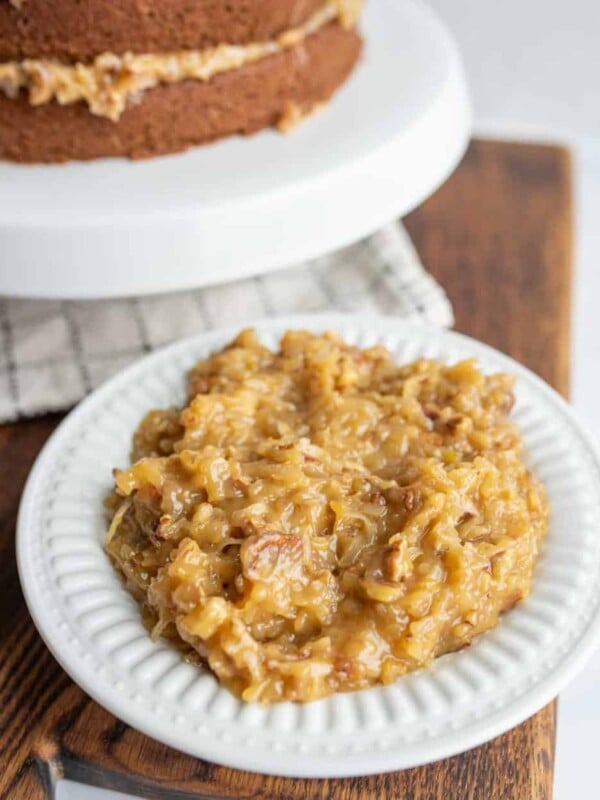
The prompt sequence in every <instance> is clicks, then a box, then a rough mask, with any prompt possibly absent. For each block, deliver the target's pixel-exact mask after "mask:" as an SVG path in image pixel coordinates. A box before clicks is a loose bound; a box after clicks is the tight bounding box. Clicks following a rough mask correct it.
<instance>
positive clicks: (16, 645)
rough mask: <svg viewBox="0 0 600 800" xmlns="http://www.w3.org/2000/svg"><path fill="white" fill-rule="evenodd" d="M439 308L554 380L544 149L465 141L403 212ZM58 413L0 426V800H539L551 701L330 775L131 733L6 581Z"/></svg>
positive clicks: (553, 205)
mask: <svg viewBox="0 0 600 800" xmlns="http://www.w3.org/2000/svg"><path fill="white" fill-rule="evenodd" d="M406 224H407V227H408V230H409V232H410V233H411V235H412V237H413V240H414V242H415V244H416V246H417V249H418V251H419V253H420V255H421V257H422V258H423V261H424V262H425V264H426V265H427V266H428V268H429V269H430V270H431V271H432V272H433V273H434V275H435V276H436V277H437V278H438V279H439V280H440V281H441V283H442V284H443V285H444V286H445V287H446V289H447V290H448V293H449V294H450V297H451V299H452V301H453V304H454V308H455V313H456V322H457V328H458V329H459V330H461V331H464V332H467V333H469V334H472V335H473V336H476V337H478V338H480V339H482V340H483V341H486V342H488V343H490V344H492V345H494V346H495V347H498V348H499V349H501V350H503V351H505V352H507V353H509V354H510V355H512V356H513V357H515V358H517V359H518V360H519V361H521V362H523V363H524V364H527V365H528V366H529V367H531V368H532V369H534V370H535V371H536V372H538V373H539V374H540V375H542V376H543V377H544V378H545V379H546V380H548V381H549V382H550V383H552V384H553V385H554V386H555V387H557V388H558V389H559V390H560V391H562V392H563V393H566V392H567V389H568V372H569V313H570V309H569V297H570V283H571V280H570V263H571V173H570V161H569V157H568V154H567V152H566V151H564V150H563V149H561V148H557V147H548V146H535V145H520V144H507V143H498V142H475V143H473V145H472V146H471V148H470V149H469V152H468V153H467V155H466V157H465V159H464V161H463V163H462V164H461V166H460V167H459V169H458V170H457V172H456V173H455V174H454V175H453V177H452V178H451V179H450V180H449V181H448V183H447V184H446V185H445V186H444V187H443V188H442V189H441V190H439V191H438V192H437V193H436V194H435V196H434V197H432V198H431V199H430V200H428V201H427V202H426V203H425V204H424V205H423V206H422V207H420V208H419V209H418V210H417V211H415V212H413V213H412V214H411V215H410V216H409V218H408V219H407V220H406ZM58 420H59V417H58V416H54V417H46V418H43V419H40V420H34V421H31V422H21V423H18V424H15V425H10V426H5V427H3V428H0V466H1V469H2V480H1V481H0V604H1V606H0V607H1V609H2V614H0V798H5V799H6V800H45V799H46V798H51V797H52V795H53V791H54V786H55V782H56V781H57V780H58V779H59V778H60V777H62V776H67V777H70V778H73V779H75V780H82V781H85V782H88V783H93V784H96V785H102V786H106V787H110V788H114V789H120V790H122V791H130V792H131V793H137V794H139V795H140V796H142V797H147V798H170V799H172V800H177V798H189V797H196V798H207V799H208V798H211V799H212V798H244V800H248V799H249V798H254V799H255V800H317V799H318V800H367V799H369V800H376V799H377V800H380V799H381V800H396V798H397V799H398V800H400V798H402V800H550V798H551V796H552V778H553V759H554V737H555V721H556V718H555V704H551V705H550V706H548V707H547V708H545V709H543V710H542V711H541V712H539V713H538V714H537V715H536V716H535V717H533V718H532V719H530V720H528V721H527V722H525V723H524V724H522V725H520V726H518V727H517V728H515V729H514V730H512V731H510V732H508V733H507V734H505V735H503V736H500V737H499V738H497V739H495V740H493V741H492V742H489V743H488V744H486V745H484V746H482V747H479V748H476V749H475V750H471V751H469V752H467V753H465V754H463V755H460V756H456V757H455V758H451V759H448V760H446V761H441V762H438V763H437V764H433V765H430V766H427V767H422V768H419V769H413V770H407V771H404V772H397V773H392V774H389V775H379V776H374V777H370V778H360V779H352V780H333V781H310V780H308V781H307V780H286V779H278V778H267V777H264V776H259V775H252V774H249V773H243V772H236V771H234V770H228V769H224V768H221V767H217V766H214V765H211V764H208V763H205V762H202V761H199V760H197V759H193V758H190V757H188V756H184V755H181V754H179V753H177V752H175V751H173V750H170V749H169V748H167V747H165V746H163V745H161V744H158V743H157V742H155V741H153V740H151V739H148V738H147V737H145V736H143V735H141V734H139V733H137V732H135V731H134V730H132V729H131V728H129V727H128V726H127V725H125V724H124V723H122V722H120V721H119V720H117V719H115V718H114V717H113V716H112V715H110V714H108V713H107V712H105V711H104V710H103V709H101V708H100V707H99V706H98V705H96V703H94V702H93V701H92V700H90V699H89V698H88V697H87V696H86V695H85V694H84V693H83V692H82V691H81V690H80V689H79V688H77V687H76V686H75V685H74V684H73V683H72V681H71V680H70V679H69V678H68V677H67V675H66V674H65V673H64V672H63V671H62V670H61V669H60V667H59V666H58V665H57V663H56V662H55V661H54V659H53V658H52V656H51V655H50V653H49V652H48V650H47V649H46V647H45V646H44V644H43V643H42V641H41V639H40V637H39V635H38V634H37V632H36V630H35V628H34V626H33V623H32V622H31V619H30V617H29V615H28V613H27V610H26V608H25V604H24V601H23V597H22V594H21V590H20V588H19V583H18V578H17V571H16V563H15V548H14V534H15V521H16V514H17V508H18V503H19V497H20V494H21V491H22V488H23V484H24V482H25V479H26V477H27V473H28V471H29V469H30V467H31V465H32V463H33V461H34V459H35V457H36V455H37V453H38V452H39V450H40V448H41V446H42V444H43V443H44V441H45V440H46V438H47V437H48V436H49V434H50V433H51V431H52V430H53V428H54V427H55V426H56V424H57V422H58Z"/></svg>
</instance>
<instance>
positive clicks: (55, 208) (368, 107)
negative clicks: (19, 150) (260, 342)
mask: <svg viewBox="0 0 600 800" xmlns="http://www.w3.org/2000/svg"><path fill="white" fill-rule="evenodd" d="M363 31H364V34H365V39H366V50H365V55H364V58H363V61H362V63H361V65H360V66H359V68H358V69H357V71H356V73H355V74H354V76H353V77H352V79H351V81H350V82H349V83H348V84H347V86H346V87H344V88H343V89H342V90H341V92H340V93H339V94H338V95H337V96H336V97H335V99H334V100H333V102H332V103H331V104H330V106H329V107H328V108H327V109H325V110H324V111H323V112H321V113H320V114H318V115H315V116H314V117H312V118H311V119H309V120H308V121H306V122H305V123H304V124H303V125H302V126H301V127H300V128H298V129H297V130H296V131H294V132H293V133H291V134H290V135H287V136H283V135H281V134H279V133H276V132H273V131H266V132H263V133H260V134H258V135H256V136H254V137H253V138H250V139H246V138H242V137H236V138H232V139H228V140H226V141H223V142H220V143H217V144H215V145H211V146H209V147H204V148H198V149H196V150H193V151H190V152H188V153H185V154H183V155H177V156H169V157H165V158H159V159H155V160H152V161H146V162H138V163H131V162H129V161H127V160H125V159H123V160H121V159H103V160H101V161H96V162H92V163H89V164H84V163H72V164H68V165H63V166H33V167H32V166H18V165H13V164H6V163H4V164H1V165H0V253H1V258H0V294H7V295H14V296H21V297H62V298H72V297H79V298H83V297H86V298H93V297H108V296H123V295H132V294H149V293H153V292H162V291H169V290H175V289H184V288H190V287H197V286H202V285H206V284H211V283H218V282H221V281H227V280H232V279H235V278H239V277H242V276H248V275H252V274H256V273H259V272H263V271H267V270H273V269H276V268H279V267H284V266H287V265H289V264H291V263H293V262H297V261H300V260H302V259H305V258H310V257H313V256H317V255H320V254H322V253H325V252H327V251H330V250H333V249H335V248H337V247H340V246H342V245H345V244H349V243H350V242H353V241H356V240H357V239H359V238H361V237H362V236H365V235H366V234H368V233H370V232H371V231H373V230H375V229H376V228H377V227H379V226H380V225H382V224H384V223H385V222H387V221H389V220H390V219H392V218H393V217H398V216H401V215H403V214H405V213H407V212H408V211H409V210H410V209H412V208H413V207H414V206H416V205H418V204H419V203H420V202H421V201H422V200H424V199H425V197H427V195H429V194H430V193H431V192H432V191H433V190H434V189H436V188H437V186H438V185H439V184H440V183H441V182H442V181H443V180H444V179H445V178H446V177H447V175H448V174H449V173H450V172H451V171H452V169H453V168H454V167H455V166H456V164H457V162H458V160H459V159H460V157H461V155H462V154H463V152H464V149H465V146H466V143H467V140H468V136H469V131H470V120H471V117H470V107H469V102H468V98H467V92H466V88H465V80H464V77H463V71H462V66H461V62H460V59H459V56H458V53H457V50H456V48H455V45H454V43H453V42H452V40H451V39H450V37H449V35H448V34H447V32H446V31H445V29H444V28H443V27H442V25H441V23H440V22H439V21H438V19H437V18H436V17H435V16H434V15H433V13H432V12H431V11H430V10H429V9H428V8H426V7H424V6H423V5H422V4H421V3H417V2H413V0H370V2H369V3H368V4H367V9H366V13H365V19H364V24H363Z"/></svg>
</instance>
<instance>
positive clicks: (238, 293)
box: [0, 223, 453, 422]
mask: <svg viewBox="0 0 600 800" xmlns="http://www.w3.org/2000/svg"><path fill="white" fill-rule="evenodd" d="M331 309H337V310H342V311H365V312H366V311H379V312H380V313H383V314H392V315H398V316H399V317H403V318H411V319H421V320H423V321H424V322H428V323H430V324H433V325H437V326H440V327H442V326H443V327H449V326H451V325H452V322H453V319H452V309H451V307H450V303H449V301H448V298H447V297H446V295H445V294H444V292H443V290H442V289H441V288H440V287H439V286H438V285H437V283H436V282H435V281H434V280H433V278H432V277H431V276H430V275H429V274H428V273H427V272H426V271H425V270H424V269H423V266H422V265H421V262H420V261H419V257H418V255H417V253H416V252H415V249H414V247H413V245H412V243H411V241H410V239H409V238H408V235H407V234H406V232H405V230H404V228H403V227H402V226H401V225H400V224H398V223H392V224H391V225H389V226H387V227H386V228H384V229H382V230H380V231H379V232H377V233H376V234H374V235H373V236H370V237H369V238H367V239H364V240H363V241H361V242H359V243H358V244H354V245H351V246H350V247H347V248H345V249H343V250H339V251H337V252H335V253H333V254H330V255H327V256H323V257H321V258H318V259H316V260H314V261H311V262H308V263H305V264H301V265H299V266H297V267H294V268H291V269H287V270H284V271H281V272H277V273H272V274H269V275H264V276H259V277H256V278H250V279H247V280H243V281H239V282H236V283H230V284H226V285H222V286H214V287H209V288H205V289H198V290H194V291H188V292H181V293H176V294H169V295H161V296H152V297H136V298H128V299H124V300H94V301H48V300H16V299H9V298H0V422H7V421H10V420H14V419H17V418H18V417H23V416H24V417H31V416H35V415H38V414H43V413H45V412H48V411H59V410H63V409H66V408H69V407H70V406H72V405H74V404H75V403H77V401H78V400H80V399H81V398H82V397H83V396H84V395H85V394H86V393H87V392H89V391H91V390H92V389H94V388H95V387H96V386H98V385H99V384H101V383H102V382H103V381H105V380H106V379H107V378H108V377H110V376H111V375H112V374H113V373H115V372H117V371H118V370H120V369H121V368H122V367H124V366H126V365H127V364H129V363H130V362H131V361H134V360H135V359H137V358H139V357H140V356H141V355H143V354H144V353H148V352H150V351H151V350H154V349H155V348H157V347H161V346H162V345H164V344H167V343H168V342H171V341H173V340H175V339H178V338H181V337H184V336H191V335H193V334H195V333H198V332H199V331H202V330H206V329H210V328H214V327H241V326H243V325H245V324H247V323H249V322H252V321H253V320H257V319H260V318H262V317H270V316H275V315H281V314H290V313H293V312H306V311H326V310H331Z"/></svg>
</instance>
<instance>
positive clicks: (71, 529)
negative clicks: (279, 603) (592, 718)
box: [17, 314, 600, 777]
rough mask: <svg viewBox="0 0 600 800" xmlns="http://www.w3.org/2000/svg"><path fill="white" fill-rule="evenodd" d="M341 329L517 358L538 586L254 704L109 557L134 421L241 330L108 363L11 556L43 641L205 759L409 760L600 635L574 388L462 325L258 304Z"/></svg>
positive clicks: (38, 475) (169, 739) (492, 731)
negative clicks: (366, 684)
mask: <svg viewBox="0 0 600 800" xmlns="http://www.w3.org/2000/svg"><path fill="white" fill-rule="evenodd" d="M289 327H292V328H298V327H303V328H309V329H312V330H316V331H321V330H325V329H335V330H337V331H339V332H340V333H341V334H342V335H343V336H344V338H345V339H346V340H348V341H350V342H353V343H356V344H359V345H360V346H369V345H373V344H375V343H377V342H381V343H383V344H384V345H386V346H387V347H389V348H390V349H391V351H392V352H393V353H394V356H395V358H396V359H397V360H398V361H399V362H406V361H409V360H411V359H413V358H415V357H417V356H420V355H426V356H431V357H436V358H440V359H443V360H448V361H454V360H457V359H460V358H464V357H467V356H475V357H477V358H478V359H479V362H480V364H481V365H482V367H483V369H484V370H485V371H497V370H504V371H509V372H512V373H514V374H516V376H517V378H518V381H517V392H516V394H517V403H516V406H515V410H514V418H515V420H516V421H517V422H518V423H519V425H520V426H521V429H522V431H523V435H524V438H525V442H526V447H527V458H528V461H529V465H530V467H531V469H532V470H533V471H534V472H535V474H536V475H538V476H539V477H540V478H541V479H542V480H543V481H544V483H545V485H546V488H547V491H548V494H549V498H550V503H551V507H552V514H551V522H550V530H549V534H548V537H547V540H546V543H545V546H544V549H543V553H542V555H541V557H540V560H539V562H538V564H537V567H536V572H535V576H534V585H533V591H532V593H531V595H530V597H529V598H528V599H527V600H526V601H525V602H523V603H522V604H520V605H519V606H517V607H516V608H515V609H513V610H512V611H511V612H510V613H508V614H507V615H505V616H504V617H503V619H502V621H501V623H500V624H499V626H498V627H497V628H496V629H495V630H493V631H491V632H489V633H486V634H484V635H483V636H481V637H479V639H478V640H477V641H476V642H475V643H474V644H473V645H472V646H471V647H470V648H468V649H466V650H463V651H461V652H459V653H453V654H451V655H447V656H444V657H443V658H440V659H438V660H437V661H436V662H435V664H434V666H433V667H432V668H431V669H428V670H423V671H419V672H415V673H413V674H411V675H408V676H406V677H403V678H401V679H400V680H398V681H397V682H396V683H395V684H394V685H392V686H387V687H377V688H373V689H369V690H365V691H362V692H357V693H353V694H341V695H337V696H334V697H332V698H329V699H326V700H322V701H318V702H315V703H309V704H307V705H293V704H290V703H284V704H280V705H276V706H274V707H271V708H263V707H261V706H259V705H245V704H243V703H241V702H239V701H238V700H236V699H235V698H234V697H233V696H232V695H230V694H229V693H228V692H227V691H226V690H225V689H222V688H220V687H219V686H218V684H217V682H216V680H215V679H214V678H213V677H212V675H210V674H209V673H208V672H203V671H202V670H199V669H198V668H197V667H194V666H192V665H190V664H187V663H184V662H183V661H182V660H181V658H180V656H179V654H178V653H177V652H176V651H175V650H173V649H171V648H170V647H169V646H168V645H167V644H166V643H165V642H157V643H152V642H151V641H150V639H149V638H148V635H147V633H146V631H145V629H144V627H143V626H142V623H141V621H140V617H139V613H138V609H137V607H136V604H135V603H134V601H133V600H132V599H131V597H130V596H129V594H128V593H127V592H126V591H125V589H124V588H123V586H122V584H121V582H120V580H119V578H118V577H117V575H116V574H115V572H114V571H113V568H112V567H111V565H110V564H109V562H108V559H107V558H106V556H105V554H104V552H103V549H102V541H103V537H104V532H105V521H104V518H103V511H102V499H103V496H104V495H105V493H106V491H107V490H108V488H109V487H110V485H111V468H112V467H113V466H115V465H125V464H126V463H127V456H128V451H129V447H130V439H131V434H132V432H133V430H134V428H135V426H136V425H137V423H138V422H139V420H140V418H141V417H142V415H143V414H144V413H145V412H146V411H147V410H149V409H150V408H153V407H162V406H167V405H169V404H172V403H180V402H181V401H182V399H183V384H184V380H183V374H184V371H185V370H186V369H187V368H188V367H190V366H191V365H192V364H193V363H194V362H195V361H196V360H197V359H199V358H200V357H202V356H204V355H206V354H207V353H208V352H210V351H211V350H214V349H215V348H218V347H220V346H221V345H223V344H224V343H225V341H226V340H228V339H229V338H231V336H232V335H233V334H234V333H235V331H232V330H229V331H224V332H223V331H221V332H212V333H206V334H202V335H201V336H198V337H196V338H194V339H189V340H186V341H182V342H179V343H177V344H175V345H173V346H171V347H168V348H166V349H165V350H162V351H160V352H157V353H154V354H152V355H150V356H148V357H147V358H145V359H143V360H142V361H140V362H139V363H137V364H135V365H133V366H132V367H130V368H129V369H127V370H125V371H124V372H122V373H121V374H119V375H118V376H117V377H115V378H113V379H112V380H111V381H109V382H108V383H107V384H105V385H104V386H103V387H102V388H100V389H99V390H98V391H96V392H95V393H94V394H93V395H91V396H90V397H89V398H88V399H87V400H85V401H84V402H83V403H81V405H80V406H79V407H78V408H77V409H76V410H75V411H74V412H73V413H72V414H70V416H69V417H68V418H67V419H66V420H65V421H64V422H63V423H62V425H61V426H60V427H59V428H58V430H57V431H56V432H55V434H54V435H53V436H52V438H51V439H50V441H49V442H48V444H47V445H46V447H45V448H44V450H43V452H42V454H41V455H40V457H39V459H38V461H37V463H36V465H35V467H34V469H33V471H32V473H31V475H30V478H29V481H28V484H27V487H26V490H25V494H24V496H23V500H22V505H21V510H20V514H19V522H18V538H17V547H18V560H19V570H20V575H21V582H22V585H23V589H24V592H25V596H26V599H27V603H28V605H29V609H30V611H31V614H32V616H33V618H34V621H35V623H36V625H37V626H38V628H39V630H40V633H41V634H42V636H43V637H44V640H45V641H46V644H47V645H48V647H49V648H50V649H51V651H52V652H53V654H54V655H55V657H56V658H57V659H58V661H59V662H60V663H61V664H62V666H63V667H64V668H65V669H66V670H67V672H68V673H69V674H70V675H71V677H72V678H73V679H74V680H75V681H76V682H77V683H78V684H79V685H80V686H81V687H82V688H83V689H84V690H85V691H86V692H88V693H89V694H90V695H91V696H92V697H94V698H95V699H96V700H97V701H98V702H99V703H100V704H101V705H103V706H105V707H106V708H108V709H109V710H110V711H111V712H113V713H114V714H116V715H117V716H118V717H120V718H121V719H123V720H125V721H126V722H128V723H130V724H131V725H133V726H134V727H135V728H138V729H139V730H141V731H143V732H144V733H146V734H148V735H150V736H152V737H154V738H155V739H159V740H161V741H163V742H165V743H167V744H169V745H171V746H173V747H176V748H178V749H180V750H183V751H186V752H188V753H191V754H192V755H194V756H198V757H200V758H203V759H207V760H209V761H215V762H217V763H220V764H225V765H228V766H232V767H237V768H241V769H248V770H253V771H257V772H265V773H273V774H280V775H293V776H313V777H334V776H350V775H359V774H367V773H376V772H382V771H387V770H393V769H401V768H406V767H413V766H416V765H418V764H422V763H426V762H430V761H434V760H436V759H439V758H443V757H445V756H450V755H453V754H455V753H458V752H461V751H464V750H466V749H468V748H470V747H474V746H475V745H478V744H480V743H481V742H484V741H486V740H488V739H490V738H492V737H493V736H495V735H497V734H500V733H502V732H503V731H505V730H507V729H508V728H511V727H513V726H514V725H516V724H517V723H519V722H521V721H522V720H524V719H525V718H526V717H528V716H530V715H531V714H533V713H534V712H535V711H537V710H538V709H539V708H541V707H542V706H543V705H544V704H545V703H547V702H548V701H550V700H551V699H552V698H553V697H555V696H556V695H557V693H558V692H559V691H560V690H561V689H562V687H563V686H564V685H565V684H566V683H567V681H569V680H570V679H571V678H572V677H573V675H574V674H575V673H576V671H577V670H578V669H579V668H580V667H581V666H582V664H583V662H584V660H585V659H586V658H587V657H588V656H589V655H590V653H591V651H592V650H593V648H594V647H595V645H596V644H597V642H598V640H599V638H600V461H599V458H598V454H597V453H596V452H595V450H594V448H593V446H592V445H591V444H590V441H589V439H588V437H587V435H586V434H585V433H584V432H583V431H582V430H581V428H580V427H579V425H578V423H577V422H576V421H575V419H574V418H573V415H572V412H571V410H570V408H569V407H568V405H567V404H566V403H565V402H564V401H563V400H562V399H561V398H560V397H559V396H558V395H557V394H556V393H555V392H554V391H552V390H551V389H550V388H549V387H548V386H546V385H545V384H544V383H543V382H542V381H541V380H539V379H538V378H536V377H535V376H534V375H533V374H532V373H530V372H528V371H527V370H526V369H524V368H523V367H521V366H520V365H518V364H517V363H516V362H514V361H512V360H511V359H509V358H507V357H505V356H503V355H501V354H500V353H498V352H496V351H494V350H492V349H490V348H489V347H486V346H485V345H482V344H480V343H478V342H475V341H474V340H471V339H468V338H466V337H464V336H460V335H458V334H455V333H449V332H447V331H440V330H434V329H430V328H425V327H422V326H418V325H409V324H406V323H402V322H401V321H397V320H393V319H385V318H378V317H368V316H344V315H340V314H328V315H319V316H303V317H288V318H281V319H273V320H269V321H266V322H261V323H259V324H258V325H257V328H258V331H259V333H260V335H261V337H262V338H263V339H264V341H265V342H266V343H267V344H270V345H274V344H276V342H277V339H278V337H279V335H280V334H281V333H282V332H283V331H284V330H285V329H286V328H289Z"/></svg>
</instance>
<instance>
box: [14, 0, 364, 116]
mask: <svg viewBox="0 0 600 800" xmlns="http://www.w3.org/2000/svg"><path fill="white" fill-rule="evenodd" d="M362 5H363V0H327V2H326V3H325V4H324V6H323V7H322V8H321V9H319V11H317V12H316V13H315V14H314V15H313V16H312V17H311V18H310V19H309V20H308V21H307V22H306V23H305V24H303V25H301V26H298V27H297V28H293V29H290V30H287V31H285V32H284V33H282V34H280V35H279V36H278V37H277V39H274V40H270V41H266V42H254V43H251V44H248V45H230V44H222V45H218V46H217V47H210V48H207V49H204V50H185V51H180V52H175V53H145V54H134V53H125V54H124V55H116V54H113V53H102V54H101V55H99V56H97V57H96V58H95V59H94V61H93V62H92V63H91V64H82V63H77V64H63V63H61V62H59V61H55V60H52V59H25V60H23V61H10V62H5V63H3V64H0V90H2V91H3V92H4V93H5V94H6V95H7V96H9V97H17V96H18V94H19V92H20V91H21V90H25V91H27V92H28V95H29V102H30V103H31V105H33V106H38V105H42V104H44V103H48V102H50V101H52V100H56V101H57V102H58V103H59V104H61V105H68V104H71V103H76V102H80V101H84V102H86V103H87V105H88V107H89V109H90V111H91V112H92V114H95V115H97V116H101V117H107V118H108V119H110V120H112V121H114V122H116V121H118V119H119V117H120V116H121V114H122V113H123V112H124V111H125V109H126V108H127V106H128V104H130V103H131V102H135V100H136V99H139V97H140V96H141V95H142V93H143V92H144V91H146V90H148V89H151V88H153V87H155V86H157V85H159V84H168V83H178V82H180V81H185V80H200V81H208V80H210V79H211V78H213V77H215V76H216V75H218V74H220V73H223V72H229V71H231V70H235V69H239V68H241V67H244V66H247V65H249V64H252V63H255V62H256V61H259V60H261V59H263V58H266V57H268V56H271V55H275V54H276V53H280V52H282V51H284V50H288V49H290V48H292V47H296V46H297V45H299V44H301V43H302V41H303V40H304V38H305V37H307V36H310V35H311V34H313V33H316V32H317V31H319V30H320V29H321V28H323V27H324V26H325V25H327V24H329V23H330V22H334V21H335V20H337V21H338V22H339V23H340V24H341V25H343V26H344V27H347V28H351V27H353V26H354V25H355V24H356V22H357V20H358V17H359V15H360V12H361V10H362Z"/></svg>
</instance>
